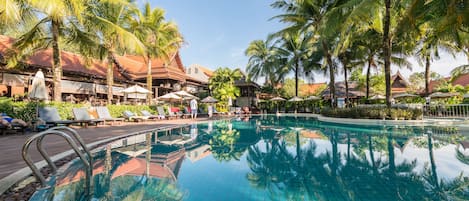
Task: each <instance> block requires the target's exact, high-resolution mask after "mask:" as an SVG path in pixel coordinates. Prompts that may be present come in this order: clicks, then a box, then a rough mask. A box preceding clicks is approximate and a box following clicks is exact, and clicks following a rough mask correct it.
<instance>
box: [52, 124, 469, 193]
mask: <svg viewBox="0 0 469 201" xmlns="http://www.w3.org/2000/svg"><path fill="white" fill-rule="evenodd" d="M94 160H95V162H94V171H93V173H94V179H93V181H94V187H93V189H94V192H93V194H92V195H91V197H85V196H84V195H83V194H82V189H83V175H84V174H83V171H82V168H81V165H80V162H79V161H76V162H75V163H74V164H72V165H70V167H68V168H67V170H66V171H65V174H63V175H62V176H61V177H59V178H58V179H57V181H56V186H55V188H54V189H52V190H53V191H54V197H53V200H80V199H92V200H458V199H459V200H465V199H466V200H467V199H468V198H469V135H467V134H466V135H464V134H461V133H460V132H459V131H458V130H457V129H456V128H451V127H403V126H399V127H394V126H393V127H384V126H381V127H378V126H376V127H363V126H361V127H359V126H343V125H338V124H337V125H335V124H328V123H321V122H318V121H316V120H314V119H312V118H299V117H298V118H294V117H276V116H262V117H253V118H251V119H234V120H232V121H217V122H209V123H206V124H198V125H197V124H194V125H190V126H187V127H183V128H177V129H172V130H169V131H164V132H158V133H148V134H142V135H137V136H133V137H129V138H127V139H123V140H119V141H116V142H114V143H111V144H109V145H108V146H107V147H106V148H103V150H102V151H100V152H98V154H97V155H96V157H95V159H94Z"/></svg>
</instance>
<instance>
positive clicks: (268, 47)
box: [245, 40, 285, 87]
mask: <svg viewBox="0 0 469 201" xmlns="http://www.w3.org/2000/svg"><path fill="white" fill-rule="evenodd" d="M245 54H246V56H248V57H249V61H248V64H247V67H246V71H247V73H248V79H259V78H260V77H265V83H266V84H267V85H270V86H274V87H275V86H276V85H277V84H278V83H279V82H280V81H281V80H282V78H283V77H284V74H285V72H281V71H280V70H281V67H282V65H284V63H285V62H284V61H283V60H282V58H281V57H279V54H278V48H277V47H276V46H275V45H274V44H272V43H271V42H270V41H269V40H266V41H264V40H254V41H252V42H251V43H250V44H249V46H248V48H247V49H246V51H245Z"/></svg>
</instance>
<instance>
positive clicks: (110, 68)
mask: <svg viewBox="0 0 469 201" xmlns="http://www.w3.org/2000/svg"><path fill="white" fill-rule="evenodd" d="M113 58H114V57H113V52H112V51H110V52H108V58H107V61H108V66H107V77H106V79H107V103H108V104H111V103H112V96H113V94H112V86H113V85H114V70H113V69H114V68H113V66H114V59H113Z"/></svg>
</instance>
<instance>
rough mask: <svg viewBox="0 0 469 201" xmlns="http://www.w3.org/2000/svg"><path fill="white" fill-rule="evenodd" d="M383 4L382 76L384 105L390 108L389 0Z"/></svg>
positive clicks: (385, 0)
mask: <svg viewBox="0 0 469 201" xmlns="http://www.w3.org/2000/svg"><path fill="white" fill-rule="evenodd" d="M384 3H385V5H386V14H385V16H384V32H383V34H384V35H383V53H384V76H385V81H386V105H387V107H388V108H391V37H390V27H391V0H384Z"/></svg>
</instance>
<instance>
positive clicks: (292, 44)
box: [278, 31, 312, 96]
mask: <svg viewBox="0 0 469 201" xmlns="http://www.w3.org/2000/svg"><path fill="white" fill-rule="evenodd" d="M311 40H312V34H311V33H302V32H300V31H292V32H290V33H288V32H287V33H284V34H283V36H282V37H281V38H280V39H279V40H278V42H279V43H280V45H279V48H278V53H279V56H280V57H281V58H282V59H283V60H285V61H286V62H287V63H286V65H284V66H283V68H284V69H283V70H282V71H283V72H290V71H293V73H294V74H295V96H298V79H299V77H300V73H301V72H304V70H305V65H307V64H308V63H307V62H306V61H307V60H308V59H309V57H310V56H311V54H312V49H311Z"/></svg>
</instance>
